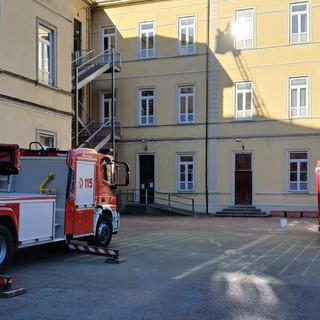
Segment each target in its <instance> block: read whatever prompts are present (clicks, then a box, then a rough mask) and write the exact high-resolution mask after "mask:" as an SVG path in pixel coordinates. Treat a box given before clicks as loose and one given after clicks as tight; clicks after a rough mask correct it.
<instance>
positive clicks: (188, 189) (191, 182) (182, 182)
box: [177, 153, 195, 193]
mask: <svg viewBox="0 0 320 320" xmlns="http://www.w3.org/2000/svg"><path fill="white" fill-rule="evenodd" d="M182 157H191V158H192V160H191V161H182ZM190 165H191V166H192V172H191V175H192V179H189V166H190ZM181 166H183V168H184V172H182V170H181ZM182 174H184V175H185V179H184V180H182V179H181V176H182ZM183 185H184V186H185V188H183V187H182V186H183ZM189 185H190V187H189ZM177 190H178V192H181V193H182V192H188V193H194V192H195V154H194V153H178V154H177Z"/></svg>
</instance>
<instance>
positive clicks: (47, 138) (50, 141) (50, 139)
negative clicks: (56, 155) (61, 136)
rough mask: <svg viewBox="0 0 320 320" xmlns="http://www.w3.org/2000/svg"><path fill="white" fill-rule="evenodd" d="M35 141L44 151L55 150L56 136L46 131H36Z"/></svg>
mask: <svg viewBox="0 0 320 320" xmlns="http://www.w3.org/2000/svg"><path fill="white" fill-rule="evenodd" d="M36 134H37V141H38V142H39V143H40V144H41V145H42V146H43V148H44V149H47V148H56V140H57V134H56V133H54V132H49V131H46V130H37V133H36Z"/></svg>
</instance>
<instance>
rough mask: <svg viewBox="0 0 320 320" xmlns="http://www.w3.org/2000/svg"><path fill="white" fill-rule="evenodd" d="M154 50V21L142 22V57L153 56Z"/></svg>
mask: <svg viewBox="0 0 320 320" xmlns="http://www.w3.org/2000/svg"><path fill="white" fill-rule="evenodd" d="M154 56H155V52H154V22H144V23H141V24H140V58H141V59H144V58H153V57H154Z"/></svg>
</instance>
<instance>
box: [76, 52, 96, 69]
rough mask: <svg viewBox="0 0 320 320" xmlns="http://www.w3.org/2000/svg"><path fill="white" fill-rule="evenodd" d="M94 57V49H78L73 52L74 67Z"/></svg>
mask: <svg viewBox="0 0 320 320" xmlns="http://www.w3.org/2000/svg"><path fill="white" fill-rule="evenodd" d="M93 58H94V50H78V51H75V52H73V53H72V68H76V67H79V66H81V65H82V64H84V63H86V62H87V61H89V60H92V59H93Z"/></svg>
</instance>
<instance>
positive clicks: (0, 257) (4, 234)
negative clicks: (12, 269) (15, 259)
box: [0, 225, 13, 272]
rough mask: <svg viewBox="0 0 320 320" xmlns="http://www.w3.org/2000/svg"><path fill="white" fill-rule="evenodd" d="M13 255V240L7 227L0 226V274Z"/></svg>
mask: <svg viewBox="0 0 320 320" xmlns="http://www.w3.org/2000/svg"><path fill="white" fill-rule="evenodd" d="M12 254H13V240H12V236H11V233H10V231H9V230H8V228H7V227H5V226H2V225H0V272H3V271H4V270H5V269H6V268H7V267H8V266H9V264H10V262H11V258H12Z"/></svg>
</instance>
